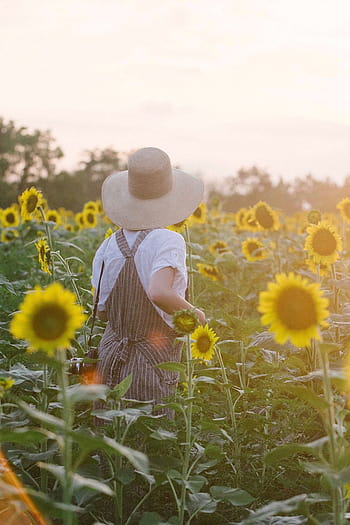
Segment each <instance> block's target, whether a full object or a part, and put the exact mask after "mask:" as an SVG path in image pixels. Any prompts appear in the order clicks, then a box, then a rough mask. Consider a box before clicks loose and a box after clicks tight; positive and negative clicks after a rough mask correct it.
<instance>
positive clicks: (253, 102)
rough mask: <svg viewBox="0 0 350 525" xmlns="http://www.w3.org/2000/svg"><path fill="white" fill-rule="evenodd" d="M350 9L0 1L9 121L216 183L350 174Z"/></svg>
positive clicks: (322, 1)
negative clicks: (264, 175) (241, 173)
mask: <svg viewBox="0 0 350 525" xmlns="http://www.w3.org/2000/svg"><path fill="white" fill-rule="evenodd" d="M349 28H350V2H349V0H212V1H210V0H30V1H29V0H0V50H1V72H2V79H1V83H0V115H1V116H3V117H5V118H6V119H13V120H15V121H16V122H17V123H18V124H21V125H27V126H28V127H37V128H39V129H51V130H52V132H53V135H54V136H55V137H56V139H57V143H58V144H59V145H61V147H62V148H63V150H64V152H65V155H66V158H65V161H64V164H63V165H64V166H65V167H67V168H73V167H75V166H76V163H77V162H78V160H80V159H81V158H82V151H83V150H84V149H92V148H95V147H100V148H102V147H107V146H111V147H113V148H115V149H117V150H118V151H129V150H130V149H132V148H137V147H142V146H158V147H161V148H163V149H165V150H166V151H167V152H168V153H169V155H170V157H171V159H172V162H173V163H174V164H175V163H176V164H179V165H181V167H182V168H183V169H186V170H189V171H191V172H201V173H202V174H204V175H205V177H206V178H215V179H217V180H219V179H221V178H222V177H224V176H227V175H230V174H234V173H235V172H236V170H237V169H239V168H240V167H249V166H252V165H253V164H255V165H258V166H259V167H261V168H264V169H266V170H268V171H269V172H270V173H271V174H272V175H274V176H279V175H282V176H284V177H286V178H287V177H288V178H294V177H295V176H303V175H305V174H306V173H309V172H311V173H312V174H314V175H315V176H316V177H318V178H323V177H326V176H330V177H332V178H334V179H335V180H338V181H340V180H342V178H343V177H344V176H345V175H348V174H350V30H349Z"/></svg>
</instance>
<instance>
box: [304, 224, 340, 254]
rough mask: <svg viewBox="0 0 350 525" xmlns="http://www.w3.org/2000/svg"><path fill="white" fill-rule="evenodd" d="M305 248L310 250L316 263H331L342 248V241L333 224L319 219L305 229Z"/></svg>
mask: <svg viewBox="0 0 350 525" xmlns="http://www.w3.org/2000/svg"><path fill="white" fill-rule="evenodd" d="M307 234H308V235H307V237H306V239H305V246H304V248H305V250H307V251H309V252H310V255H311V256H312V257H313V258H314V260H315V262H316V263H323V264H332V263H334V262H335V261H336V260H337V259H338V257H339V252H340V251H341V250H342V241H341V238H340V236H339V234H338V233H337V230H336V228H335V226H332V225H331V224H329V223H327V222H326V221H321V222H320V223H319V224H312V225H310V226H309V227H308V229H307Z"/></svg>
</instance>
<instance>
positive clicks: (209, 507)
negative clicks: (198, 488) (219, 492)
mask: <svg viewBox="0 0 350 525" xmlns="http://www.w3.org/2000/svg"><path fill="white" fill-rule="evenodd" d="M216 506H217V502H216V501H214V500H213V499H212V498H211V496H210V494H208V493H207V492H196V493H195V494H191V493H189V494H188V497H187V501H186V510H187V511H188V512H189V514H190V516H192V515H193V514H197V513H200V512H203V513H205V514H212V513H213V512H215V511H216Z"/></svg>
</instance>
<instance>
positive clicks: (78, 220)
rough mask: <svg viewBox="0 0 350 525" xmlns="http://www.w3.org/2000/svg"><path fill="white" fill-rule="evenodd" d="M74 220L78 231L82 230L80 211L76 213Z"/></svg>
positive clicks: (83, 225)
mask: <svg viewBox="0 0 350 525" xmlns="http://www.w3.org/2000/svg"><path fill="white" fill-rule="evenodd" d="M74 220H75V223H76V224H77V226H79V229H80V230H82V229H83V228H84V227H85V222H84V214H83V212H81V211H80V212H79V213H76V214H75V216H74Z"/></svg>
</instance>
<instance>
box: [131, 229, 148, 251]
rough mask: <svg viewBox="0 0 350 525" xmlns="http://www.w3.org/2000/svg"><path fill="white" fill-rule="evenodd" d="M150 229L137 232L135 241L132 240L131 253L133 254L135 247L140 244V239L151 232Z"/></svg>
mask: <svg viewBox="0 0 350 525" xmlns="http://www.w3.org/2000/svg"><path fill="white" fill-rule="evenodd" d="M151 231H152V230H142V231H140V233H139V234H138V236H137V237H136V241H135V242H134V244H133V246H132V248H131V255H135V253H136V252H137V248H138V247H139V246H140V244H141V243H142V241H143V240H144V239H145V237H147V235H148V234H149V233H150V232H151Z"/></svg>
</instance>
